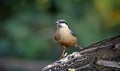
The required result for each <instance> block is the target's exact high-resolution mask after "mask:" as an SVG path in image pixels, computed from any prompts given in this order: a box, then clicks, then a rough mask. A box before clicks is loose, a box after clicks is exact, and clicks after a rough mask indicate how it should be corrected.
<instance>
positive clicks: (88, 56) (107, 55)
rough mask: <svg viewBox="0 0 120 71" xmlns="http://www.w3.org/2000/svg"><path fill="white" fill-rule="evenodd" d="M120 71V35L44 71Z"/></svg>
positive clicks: (91, 46) (71, 55)
mask: <svg viewBox="0 0 120 71" xmlns="http://www.w3.org/2000/svg"><path fill="white" fill-rule="evenodd" d="M113 70H114V71H120V35H119V36H115V37H112V38H109V39H106V40H103V41H100V42H98V43H95V44H92V45H90V46H88V47H86V48H85V49H84V50H82V51H80V52H73V53H72V54H69V55H67V56H66V57H65V58H63V59H60V60H58V61H56V62H54V63H52V64H50V65H47V66H46V67H44V68H43V71H113Z"/></svg>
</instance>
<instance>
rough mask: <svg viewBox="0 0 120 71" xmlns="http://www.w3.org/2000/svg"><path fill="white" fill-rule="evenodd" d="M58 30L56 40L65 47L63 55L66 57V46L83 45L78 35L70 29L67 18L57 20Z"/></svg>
mask: <svg viewBox="0 0 120 71" xmlns="http://www.w3.org/2000/svg"><path fill="white" fill-rule="evenodd" d="M56 24H57V31H56V33H55V35H54V37H55V40H56V41H57V42H58V43H59V44H60V45H61V46H62V47H63V52H62V55H61V57H62V58H63V57H64V53H65V51H66V48H68V47H78V48H80V49H81V47H80V46H79V45H78V40H77V37H76V35H75V34H74V33H73V32H72V31H71V30H70V29H69V27H68V25H67V22H66V21H65V20H57V21H56Z"/></svg>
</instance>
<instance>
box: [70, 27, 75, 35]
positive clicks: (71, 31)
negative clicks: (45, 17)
mask: <svg viewBox="0 0 120 71" xmlns="http://www.w3.org/2000/svg"><path fill="white" fill-rule="evenodd" d="M70 33H71V34H72V35H73V36H75V37H76V35H75V34H74V33H73V31H72V30H71V29H70Z"/></svg>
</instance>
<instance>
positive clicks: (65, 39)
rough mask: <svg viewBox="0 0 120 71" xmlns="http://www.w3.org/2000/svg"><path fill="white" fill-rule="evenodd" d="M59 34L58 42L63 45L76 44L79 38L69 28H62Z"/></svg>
mask: <svg viewBox="0 0 120 71" xmlns="http://www.w3.org/2000/svg"><path fill="white" fill-rule="evenodd" d="M57 36H58V37H59V39H58V42H59V43H60V44H61V45H65V46H74V45H75V44H77V38H76V37H75V36H73V35H72V34H71V33H70V31H69V29H65V28H62V29H60V30H59V31H58V33H57Z"/></svg>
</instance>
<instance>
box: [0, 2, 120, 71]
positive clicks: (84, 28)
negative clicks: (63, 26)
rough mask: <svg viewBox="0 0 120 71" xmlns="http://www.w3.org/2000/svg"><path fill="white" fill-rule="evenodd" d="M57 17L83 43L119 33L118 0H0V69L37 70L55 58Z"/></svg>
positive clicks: (71, 49)
mask: <svg viewBox="0 0 120 71" xmlns="http://www.w3.org/2000/svg"><path fill="white" fill-rule="evenodd" d="M58 19H65V20H67V22H68V24H69V27H70V28H71V29H72V30H73V31H74V33H75V34H76V35H77V37H78V40H79V44H80V45H81V47H87V46H88V45H90V44H92V43H95V42H98V41H100V40H103V39H106V38H109V37H112V36H115V35H118V34H120V0H0V71H40V70H41V69H42V68H43V67H44V66H45V65H47V64H49V63H51V62H54V61H55V60H57V59H59V57H60V55H61V53H62V48H61V47H60V46H59V44H57V42H56V41H55V40H54V36H53V34H54V32H55V30H56V24H55V21H56V20H58ZM73 51H78V49H77V48H70V49H68V50H67V52H68V53H72V52H73Z"/></svg>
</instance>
